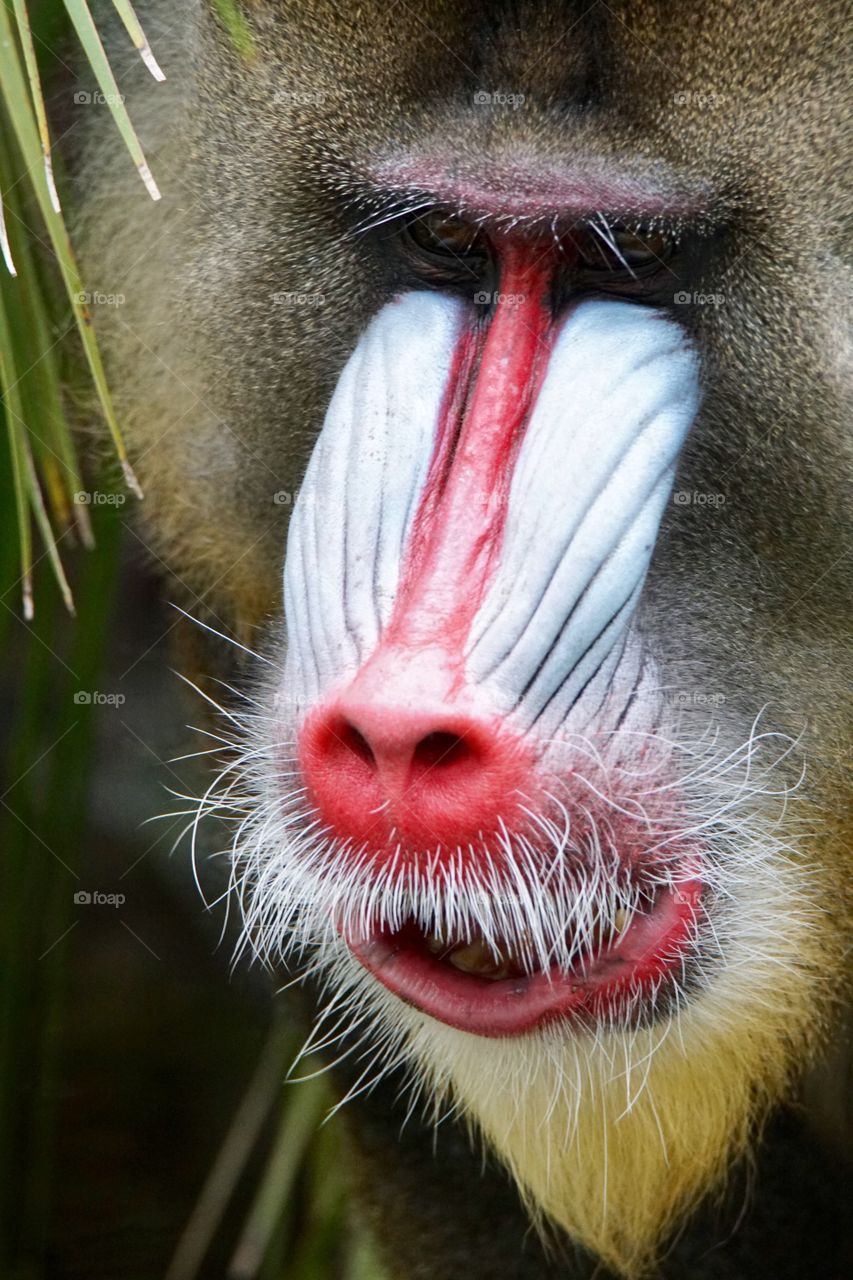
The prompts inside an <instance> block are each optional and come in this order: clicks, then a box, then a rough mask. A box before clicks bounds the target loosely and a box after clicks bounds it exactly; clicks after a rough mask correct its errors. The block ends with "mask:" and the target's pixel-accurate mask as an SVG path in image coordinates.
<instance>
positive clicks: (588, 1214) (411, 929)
mask: <svg viewBox="0 0 853 1280" xmlns="http://www.w3.org/2000/svg"><path fill="white" fill-rule="evenodd" d="M431 227H432V232H431V234H433V235H434V236H439V235H441V234H445V235H448V236H449V235H452V236H453V238H454V246H455V247H454V256H457V257H458V258H461V259H463V260H464V257H465V254H466V253H469V254H470V253H472V252H473V250H472V246H474V245H475V246H476V251H477V254H478V255H483V254H486V255H488V259H489V262H490V264H492V266H493V269H494V272H495V274H496V275H497V277H498V279H499V280H500V289H499V290H497V291H495V292H494V293H493V294H491V295H489V294H487V295H485V296H486V297H487V298H488V304H487V305H484V304H483V302H482V301H481V300H480V299H481V298H482V296H483V295H482V294H481V295H478V298H477V300H472V299H471V298H466V297H464V296H458V295H454V294H452V293H446V292H443V291H433V290H426V289H422V288H420V289H419V288H412V289H409V290H406V291H401V292H400V293H399V294H397V295H396V296H394V297H393V298H392V299H391V300H390V301H389V302H387V303H386V304H385V305H384V306H382V307H381V308H380V309H379V311H378V312H377V314H376V315H375V316H374V317H373V318H372V319H371V320H370V321H369V323H368V324H367V326H366V328H365V331H364V333H363V336H362V337H361V338H360V340H359V341H358V343H357V345H356V348H355V351H354V352H353V354H352V356H351V357H350V359H349V361H348V362H347V364H346V365H345V367H344V369H343V372H342V373H341V375H340V378H339V380H338V383H337V386H336V388H335V391H334V394H333V396H332V399H331V403H330V404H329V407H328V410H327V412H326V415H325V421H324V424H323V427H322V430H321V431H320V433H319V436H318V438H317V441H316V444H315V446H314V449H313V453H312V455H311V459H310V462H309V464H308V467H307V471H306V473H305V477H304V482H303V484H302V486H301V489H300V492H299V496H298V500H297V502H296V504H295V507H294V511H293V516H292V520H291V523H290V527H289V534H288V540H287V553H286V557H285V567H284V613H285V620H286V630H287V643H286V656H285V657H284V659H283V661H282V662H281V663H280V664H276V666H277V670H278V671H279V672H280V674H278V675H276V676H275V677H274V685H273V688H272V690H271V699H272V706H273V715H272V717H271V732H270V733H269V735H268V737H267V738H266V739H265V740H264V741H263V742H262V743H258V742H254V743H253V744H252V751H253V754H254V757H255V759H256V762H262V764H261V763H257V764H256V771H257V772H258V775H259V777H261V778H262V781H260V782H259V789H258V795H257V800H256V802H255V804H254V807H253V810H252V818H251V820H250V823H249V830H248V831H247V830H246V829H245V828H244V830H243V832H242V840H241V843H240V844H239V846H238V848H237V851H236V852H237V860H236V866H237V873H238V875H239V877H240V878H241V880H242V886H241V898H242V899H243V900H244V901H246V902H248V904H249V905H248V919H247V929H248V933H249V935H250V936H251V937H252V939H253V941H254V943H255V945H256V946H258V947H259V948H260V949H261V950H262V951H263V952H266V953H267V954H279V955H281V954H283V955H285V956H288V957H292V956H296V957H298V958H300V959H302V960H304V961H306V963H307V966H308V969H309V972H310V973H311V974H313V975H314V976H315V977H317V978H321V979H322V980H323V981H324V983H325V984H326V986H325V990H326V991H327V992H331V996H330V997H327V999H328V1003H327V1004H326V1006H325V1008H324V1009H322V1010H321V1013H320V1020H319V1024H318V1031H317V1034H318V1035H319V1036H321V1038H323V1039H324V1040H328V1039H331V1040H332V1041H333V1042H334V1040H335V1039H336V1038H338V1037H342V1036H343V1035H344V1034H345V1033H346V1032H347V1031H349V1029H350V1028H351V1027H352V1026H356V1027H359V1028H362V1029H363V1032H364V1041H365V1046H366V1056H367V1060H368V1066H367V1068H366V1070H365V1072H364V1075H363V1076H362V1079H361V1081H360V1083H370V1082H372V1080H374V1079H375V1078H376V1077H377V1076H379V1075H381V1074H382V1073H383V1072H384V1071H386V1070H391V1069H393V1068H395V1067H397V1066H399V1065H400V1064H404V1065H405V1066H407V1067H408V1068H409V1071H410V1078H411V1079H412V1082H413V1087H414V1088H415V1090H416V1091H417V1088H418V1086H419V1085H420V1086H422V1085H423V1082H424V1077H426V1079H427V1080H428V1082H429V1086H430V1091H431V1096H432V1098H433V1103H434V1105H435V1106H436V1107H440V1105H441V1104H442V1102H445V1101H451V1100H452V1101H454V1102H455V1103H456V1104H457V1105H460V1104H461V1106H462V1107H463V1108H464V1109H465V1111H466V1112H467V1114H468V1115H469V1117H470V1118H471V1119H472V1120H474V1121H476V1123H477V1124H478V1125H479V1127H480V1128H481V1129H482V1130H483V1131H484V1132H485V1134H486V1135H487V1137H488V1138H489V1139H490V1140H491V1141H492V1142H493V1144H494V1145H495V1147H496V1148H497V1150H498V1152H499V1153H500V1154H501V1156H502V1157H503V1158H504V1160H505V1161H506V1162H507V1163H508V1164H509V1166H510V1168H511V1169H512V1170H513V1172H514V1173H515V1175H516V1177H517V1179H518V1181H519V1184H520V1186H521V1188H522V1190H523V1192H524V1193H525V1194H526V1195H527V1196H528V1198H529V1201H530V1204H531V1207H532V1208H533V1210H534V1212H540V1213H541V1211H543V1210H544V1211H545V1212H546V1213H547V1214H548V1215H550V1217H551V1218H552V1219H554V1220H556V1221H557V1222H558V1223H560V1224H561V1225H562V1226H564V1227H566V1228H567V1229H568V1230H569V1231H570V1233H571V1234H572V1235H573V1236H574V1238H576V1239H579V1240H580V1241H581V1242H582V1243H585V1244H587V1245H589V1246H590V1247H591V1248H593V1249H594V1250H595V1251H596V1252H598V1253H599V1254H600V1255H601V1256H602V1257H604V1258H605V1259H607V1260H608V1261H609V1262H610V1263H611V1264H612V1265H614V1266H615V1267H617V1268H619V1269H622V1270H624V1271H625V1272H626V1273H627V1274H631V1273H632V1272H633V1271H634V1270H635V1269H637V1268H641V1267H642V1266H643V1265H645V1263H646V1262H647V1261H648V1258H649V1257H650V1256H651V1254H652V1252H653V1250H654V1248H655V1246H656V1245H657V1243H658V1241H659V1239H660V1238H661V1235H662V1233H663V1231H664V1230H665V1228H666V1227H667V1226H668V1225H669V1224H670V1223H671V1221H672V1220H673V1219H674V1217H675V1216H676V1215H677V1214H678V1213H679V1212H680V1211H682V1210H683V1209H684V1207H685V1206H686V1205H687V1204H688V1203H689V1202H690V1201H691V1200H692V1199H693V1198H694V1197H695V1196H696V1194H697V1192H698V1191H699V1190H700V1189H706V1188H707V1186H708V1185H709V1183H711V1184H712V1183H713V1181H714V1180H715V1179H716V1178H717V1177H718V1176H719V1174H720V1173H721V1172H722V1171H723V1169H724V1168H725V1166H726V1164H727V1161H728V1159H729V1158H730V1156H731V1154H732V1152H733V1151H734V1150H735V1149H737V1148H738V1147H739V1146H740V1145H741V1144H742V1143H743V1142H744V1141H745V1138H746V1136H747V1133H748V1131H749V1128H750V1125H751V1123H752V1122H753V1120H754V1119H755V1117H756V1114H757V1113H758V1112H759V1111H760V1109H761V1106H762V1103H763V1100H764V1098H765V1097H767V1096H770V1095H772V1094H773V1093H775V1092H777V1091H778V1090H779V1089H781V1088H782V1087H783V1086H784V1082H785V1079H786V1075H787V1072H788V1066H787V1061H788V1059H787V1054H786V1048H785V1047H786V1046H787V1045H788V1044H790V1042H791V1040H792V1038H793V1039H796V1038H798V1037H799V1038H803V1037H806V1036H807V1035H808V1029H807V1022H806V1019H805V1018H804V1010H805V1009H806V1008H807V1005H808V1000H809V989H810V987H811V985H812V983H813V981H814V977H813V972H812V965H815V966H816V964H817V957H816V955H815V950H814V942H813V937H812V935H813V932H814V930H815V928H816V925H817V920H818V916H819V907H817V906H816V904H815V903H814V902H813V900H812V896H811V889H810V881H811V873H809V872H807V871H806V870H805V869H804V867H803V866H802V865H801V863H800V861H799V860H798V858H797V857H796V856H795V851H794V850H793V849H792V848H790V847H789V846H788V844H787V843H786V840H787V838H788V830H789V829H788V828H787V827H785V825H784V824H782V823H781V822H780V820H781V818H782V817H783V815H784V812H785V806H786V802H787V799H788V793H789V791H790V790H792V789H796V785H797V783H798V782H799V781H800V780H801V777H800V770H801V754H800V752H799V746H798V744H797V743H796V742H795V741H794V739H793V738H792V737H791V736H790V735H789V734H786V733H784V732H781V731H779V730H774V728H773V727H772V722H771V724H770V725H768V724H767V723H765V721H766V719H767V717H766V713H765V711H764V709H763V707H762V705H761V702H760V700H759V699H758V697H757V696H756V697H755V698H754V699H753V700H752V702H751V703H750V701H749V700H748V699H747V700H746V702H745V710H746V714H744V713H743V711H739V710H738V709H733V710H732V711H731V712H726V713H725V714H719V712H720V704H721V702H722V703H724V702H725V699H724V698H723V699H721V700H720V699H708V700H707V702H708V703H710V704H711V705H710V706H709V705H707V704H706V705H703V704H702V701H701V700H700V701H699V707H700V708H701V712H700V714H697V713H696V707H695V706H694V707H693V708H691V712H692V714H690V715H689V716H687V715H685V714H684V713H683V709H682V706H681V702H682V699H681V698H679V697H678V696H676V697H673V693H672V691H673V689H675V690H678V687H679V684H678V681H679V676H680V670H679V665H678V663H677V662H674V661H673V660H672V657H671V648H670V645H669V644H668V642H667V633H668V632H671V631H672V630H677V629H678V627H679V614H680V609H679V606H678V604H677V597H676V596H675V594H674V593H672V603H671V605H670V607H669V608H661V607H660V605H658V606H657V607H654V606H652V607H650V608H644V604H645V599H644V585H645V583H646V579H647V575H648V572H649V566H650V562H651V561H652V559H653V558H655V557H656V555H657V552H658V547H659V544H660V543H661V541H662V534H661V528H662V521H663V520H664V518H665V516H666V513H667V512H668V511H671V510H672V509H673V508H675V509H677V507H678V506H679V505H684V504H683V503H679V502H677V501H675V502H674V501H673V484H674V482H675V476H676V471H677V468H678V465H679V459H680V455H681V452H682V450H683V448H684V446H685V441H686V440H687V438H688V436H689V433H690V432H691V430H693V428H694V423H695V420H696V418H697V413H698V411H699V407H700V402H701V382H702V366H701V360H700V357H699V355H698V353H697V350H696V347H695V344H694V342H693V341H692V340H691V339H690V338H689V337H688V334H687V332H686V331H685V329H684V328H683V327H682V326H681V325H680V324H678V323H677V322H676V321H675V320H674V319H673V317H672V315H671V314H668V313H667V312H666V311H664V310H662V309H659V308H657V307H655V306H652V305H648V304H647V301H646V298H645V296H644V295H641V296H640V297H639V298H637V297H633V298H631V299H630V300H628V299H624V298H616V297H612V296H606V294H604V293H598V292H596V291H591V290H578V291H576V292H574V291H563V292H561V291H560V289H559V288H558V278H559V276H560V273H562V272H565V271H566V270H571V268H572V266H573V265H574V264H577V263H578V261H579V260H580V256H581V255H582V253H583V251H584V249H585V248H586V246H585V245H584V242H583V237H582V236H581V235H579V234H578V233H576V232H575V233H572V234H569V235H566V236H565V237H564V238H561V237H558V236H557V235H556V234H555V233H553V232H552V234H551V235H550V236H549V237H548V238H543V237H541V236H539V235H536V234H532V235H528V236H524V235H518V234H514V235H513V234H509V235H508V234H505V233H502V232H500V231H496V232H493V233H492V234H491V235H489V234H488V233H487V232H486V231H483V230H482V229H480V230H477V229H475V228H474V227H473V226H469V225H467V224H465V223H464V222H462V221H460V220H459V219H456V218H447V219H443V218H441V217H438V218H437V219H433V221H432V223H431ZM466 236H467V237H469V239H468V240H466V239H465V237H466ZM460 237H462V247H461V248H460V247H459V240H460ZM477 261H479V257H478V258H477ZM662 561H663V569H662V578H663V582H664V585H665V584H666V577H667V572H668V571H667V566H666V557H665V554H664V556H663V557H662ZM669 572H672V570H669ZM682 679H683V677H682ZM714 713H716V714H714ZM792 761H795V763H794V764H793V768H792ZM758 1010H760V1019H759V1018H757V1017H756V1012H757V1011H758Z"/></svg>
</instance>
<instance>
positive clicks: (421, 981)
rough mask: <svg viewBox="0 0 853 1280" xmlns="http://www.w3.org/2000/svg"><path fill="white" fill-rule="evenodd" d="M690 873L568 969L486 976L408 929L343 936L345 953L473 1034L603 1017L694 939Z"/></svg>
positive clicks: (662, 972)
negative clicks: (438, 952)
mask: <svg viewBox="0 0 853 1280" xmlns="http://www.w3.org/2000/svg"><path fill="white" fill-rule="evenodd" d="M701 893H702V885H701V882H700V880H699V879H698V878H696V879H692V880H689V881H686V882H685V883H683V884H680V885H679V887H678V888H677V889H666V890H664V891H662V892H661V893H659V894H658V896H657V898H656V900H655V903H654V906H653V907H652V909H651V910H650V911H649V912H647V913H640V912H638V913H637V914H636V915H635V916H634V919H633V920H632V922H631V924H630V925H629V927H628V929H627V930H626V932H625V933H624V935H623V936H622V938H621V939H620V940H619V941H618V942H617V943H615V944H614V945H612V946H609V947H605V948H603V949H602V950H600V951H599V952H597V953H596V954H595V955H594V956H593V957H592V958H589V959H588V960H587V962H586V964H585V966H584V970H585V971H584V972H581V969H580V967H578V969H577V970H576V971H575V970H570V971H568V972H566V971H564V970H560V969H557V968H552V969H550V970H548V971H547V972H545V971H540V972H537V973H533V974H529V975H527V974H526V975H523V976H520V977H514V978H512V977H511V978H501V979H498V980H493V979H489V978H482V977H476V976H474V975H472V974H467V973H461V972H459V971H458V970H457V969H455V968H454V967H453V966H452V965H451V964H449V963H448V962H447V961H446V960H443V959H441V958H439V957H436V956H434V955H432V954H431V953H430V952H429V951H428V950H427V947H426V944H425V941H424V938H423V936H422V935H421V933H420V931H419V930H418V929H417V928H416V927H415V926H408V927H407V928H404V929H402V930H401V931H400V932H399V933H395V934H389V933H381V932H380V933H376V934H374V935H373V936H371V937H369V938H365V939H363V940H354V939H352V938H348V939H347V942H348V944H349V946H350V949H351V951H352V952H353V955H354V956H355V957H356V959H357V960H359V961H360V963H361V964H363V965H364V967H365V969H367V970H368V971H369V972H370V973H371V974H372V975H373V976H374V978H376V979H377V981H379V982H381V983H382V984H383V986H385V987H387V989H388V990H389V991H392V992H393V993H394V994H395V995H396V996H399V997H400V999H401V1000H404V1001H406V1003H407V1004H411V1005H414V1006H415V1007H416V1008H418V1009H420V1010H422V1011H423V1012H424V1013H427V1014H429V1015H430V1016H431V1017H433V1018H436V1019H438V1021H439V1022H444V1023H447V1025H448V1026H451V1027H456V1028H458V1030H460V1031H468V1032H470V1033H471V1034H473V1035H480V1036H490V1037H500V1036H518V1035H523V1034H524V1033H525V1032H527V1031H532V1030H533V1029H534V1028H535V1027H540V1026H543V1025H545V1024H547V1023H549V1022H554V1021H556V1020H558V1019H561V1018H572V1017H574V1016H577V1015H582V1014H585V1015H587V1016H588V1017H590V1016H591V1017H592V1018H594V1019H604V1018H606V1017H607V1016H608V1014H611V1013H614V1012H616V1011H617V1010H618V1008H619V1006H620V1004H621V1003H622V1002H623V1001H624V999H625V997H626V996H629V995H630V996H632V997H634V996H639V997H640V998H642V996H643V994H644V993H645V994H648V993H649V992H650V991H651V990H652V988H655V987H657V986H659V985H660V983H661V981H662V980H664V979H666V978H667V976H668V975H669V974H670V973H671V972H672V971H673V969H675V968H677V967H678V966H679V965H680V962H681V960H682V958H683V956H684V954H685V952H686V950H687V948H688V946H689V944H690V942H691V940H692V938H693V936H694V931H695V921H696V915H697V910H698V906H699V900H700V897H701Z"/></svg>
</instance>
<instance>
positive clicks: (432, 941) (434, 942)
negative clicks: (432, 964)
mask: <svg viewBox="0 0 853 1280" xmlns="http://www.w3.org/2000/svg"><path fill="white" fill-rule="evenodd" d="M426 949H427V951H429V952H431V954H432V955H434V956H440V955H441V953H442V952H443V951H446V950H447V943H446V942H445V941H444V939H443V938H439V936H438V934H437V933H428V934H427V935H426Z"/></svg>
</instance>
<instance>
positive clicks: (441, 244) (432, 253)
mask: <svg viewBox="0 0 853 1280" xmlns="http://www.w3.org/2000/svg"><path fill="white" fill-rule="evenodd" d="M405 234H406V236H407V238H408V240H409V242H410V245H411V246H412V247H414V248H415V249H416V250H418V251H419V253H420V254H422V255H425V256H426V257H428V258H433V259H441V260H442V261H443V262H448V261H450V262H452V261H454V260H455V261H457V262H461V263H462V264H465V263H466V262H468V261H470V260H471V259H473V260H474V262H473V263H472V265H476V264H477V263H482V262H485V261H486V259H487V258H488V256H489V246H488V242H487V240H486V237H485V236H484V235H483V233H482V232H481V231H480V230H479V229H478V228H477V227H474V226H472V225H471V223H470V222H465V221H463V219H462V218H457V217H454V215H453V214H450V213H443V212H441V211H440V210H438V209H435V210H432V211H431V212H430V213H427V214H424V215H423V216H422V217H420V218H415V219H413V220H412V221H411V222H409V223H407V224H406V227H405Z"/></svg>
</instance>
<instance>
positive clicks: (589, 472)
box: [468, 301, 699, 724]
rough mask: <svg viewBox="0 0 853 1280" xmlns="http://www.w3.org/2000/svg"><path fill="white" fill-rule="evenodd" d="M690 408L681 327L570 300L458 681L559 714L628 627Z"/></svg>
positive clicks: (692, 379) (691, 363)
mask: <svg viewBox="0 0 853 1280" xmlns="http://www.w3.org/2000/svg"><path fill="white" fill-rule="evenodd" d="M698 404H699V380H698V361H697V359H696V356H695V354H694V353H693V352H692V351H691V350H690V348H689V347H688V346H687V344H686V341H685V338H684V334H683V332H682V330H681V329H680V328H679V326H677V325H676V324H674V323H673V322H672V321H670V320H668V319H667V318H666V317H664V316H663V315H661V314H660V313H658V312H655V311H650V310H647V309H644V308H641V307H638V306H636V305H635V304H632V303H624V302H607V301H590V302H585V303H582V304H581V305H580V306H579V307H578V308H577V310H576V311H575V312H574V313H573V314H572V316H571V317H570V318H569V320H568V321H567V322H566V324H565V326H564V327H563V330H562V332H561V334H560V337H559V339H558V341H557V343H556V344H555V348H554V351H553V353H552V355H551V359H550V362H549V371H548V374H547V375H546V378H545V381H544V384H543V387H542V390H541V392H540V395H539V399H538V402H537V405H536V408H535V409H534V412H533V415H532V417H531V420H530V423H529V425H528V427H527V430H526V432H525V436H524V440H523V443H522V446H521V451H520V454H519V458H518V462H517V465H516V470H515V475H514V477H513V481H512V485H511V489H510V499H509V506H508V511H507V525H506V534H505V542H504V547H503V549H502V555H501V562H500V567H499V569H498V572H497V575H496V578H495V581H494V582H493V584H492V586H491V588H490V590H489V592H488V594H487V597H486V599H485V600H484V602H483V604H482V606H481V608H480V611H479V613H478V615H477V618H476V619H475V621H474V626H473V628H472V634H471V645H470V648H469V654H468V671H469V675H470V677H471V679H472V680H473V681H474V682H475V683H478V684H485V683H488V684H490V685H492V686H494V688H495V689H496V690H497V691H498V694H499V696H500V698H501V700H502V701H503V702H505V703H507V704H508V705H513V704H517V703H518V702H519V700H520V699H523V706H524V717H525V719H526V720H527V722H528V723H531V724H532V723H533V722H534V721H535V720H536V719H537V718H538V717H540V716H541V715H543V713H545V712H546V710H547V712H548V717H549V720H550V719H552V718H553V716H552V712H553V709H554V708H553V705H552V704H553V703H554V701H555V700H558V703H559V707H560V709H561V711H562V714H563V715H565V714H566V713H567V712H568V710H569V708H570V707H571V705H572V703H573V701H574V699H575V698H576V697H577V696H578V694H579V693H580V692H581V691H582V690H583V688H584V687H585V685H586V684H587V682H588V681H589V680H590V678H591V677H592V676H594V674H595V672H596V670H598V669H599V668H600V667H601V666H602V665H603V664H604V663H605V661H606V660H607V657H608V654H609V653H610V652H611V651H612V650H613V649H614V648H615V647H616V646H618V645H619V643H620V641H621V640H622V639H623V638H624V636H625V634H626V631H627V628H628V627H629V625H630V621H631V617H632V614H633V612H634V608H635V606H636V603H637V600H638V598H639V594H640V591H641V589H642V584H643V581H644V578H645V574H646V570H647V568H648V564H649V560H650V558H651V555H652V551H653V549H654V544H655V540H656V537H657V531H658V527H659V524H660V520H661V516H662V514H663V510H664V508H665V506H666V503H667V501H668V499H669V495H670V492H671V488H672V482H673V479H674V475H675V464H676V460H677V457H678V454H679V451H680V449H681V446H682V444H683V442H684V438H685V436H686V434H687V432H688V430H689V428H690V425H691V423H692V421H693V419H694V417H695V414H696V411H697V408H698Z"/></svg>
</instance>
